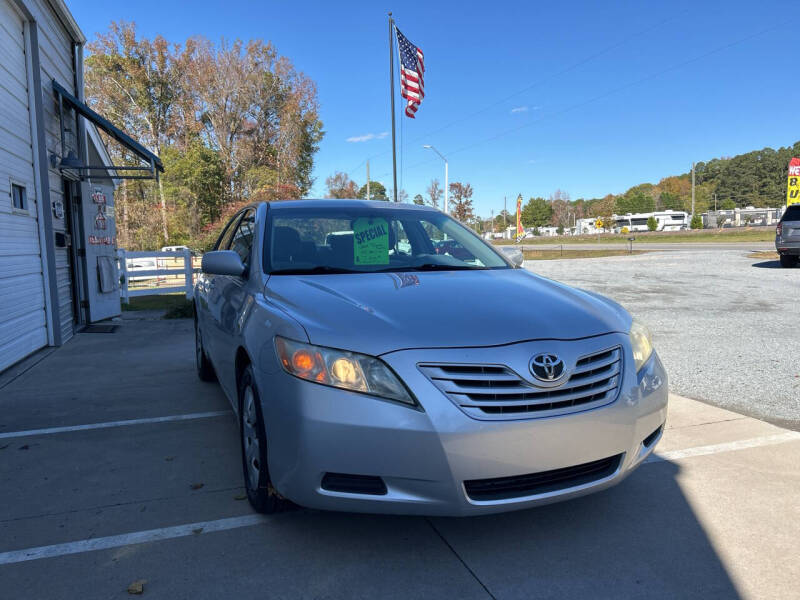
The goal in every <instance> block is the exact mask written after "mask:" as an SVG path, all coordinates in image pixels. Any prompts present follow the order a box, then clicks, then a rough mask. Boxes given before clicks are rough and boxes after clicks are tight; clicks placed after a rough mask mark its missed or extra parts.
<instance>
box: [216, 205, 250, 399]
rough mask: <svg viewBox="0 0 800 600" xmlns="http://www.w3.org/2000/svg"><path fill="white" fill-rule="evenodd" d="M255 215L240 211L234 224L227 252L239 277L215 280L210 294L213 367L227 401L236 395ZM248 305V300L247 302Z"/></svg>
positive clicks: (220, 276)
mask: <svg viewBox="0 0 800 600" xmlns="http://www.w3.org/2000/svg"><path fill="white" fill-rule="evenodd" d="M255 220H256V211H255V209H254V208H248V209H246V210H244V211H243V213H242V216H241V219H240V220H239V221H238V222H237V223H236V227H235V229H234V232H233V235H232V236H231V237H230V241H229V243H228V247H227V248H225V249H227V250H233V251H234V252H236V253H237V254H238V255H239V258H241V259H242V264H244V266H245V273H244V275H243V276H241V277H239V276H233V275H218V276H216V281H215V289H214V292H215V293H216V294H217V297H218V310H217V311H215V312H213V313H212V314H213V315H214V318H215V323H214V326H213V330H214V333H213V335H214V348H215V350H214V351H215V358H214V365H215V367H216V368H217V375H218V376H219V379H220V383H221V384H222V386H223V387H224V388H225V389H226V391H227V392H228V394H229V395H230V397H235V394H236V373H235V361H236V350H237V348H238V345H239V344H238V339H239V334H240V333H241V328H242V325H243V320H244V316H245V311H246V308H247V304H248V298H249V294H248V286H247V283H248V279H249V273H250V264H251V255H252V251H253V238H254V235H255ZM249 300H250V301H252V298H250V299H249Z"/></svg>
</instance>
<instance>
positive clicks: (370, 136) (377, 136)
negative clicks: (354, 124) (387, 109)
mask: <svg viewBox="0 0 800 600" xmlns="http://www.w3.org/2000/svg"><path fill="white" fill-rule="evenodd" d="M387 135H389V132H388V131H381V132H380V133H365V134H364V135H354V136H353V137H349V138H347V139H346V140H345V141H346V142H351V143H358V142H368V141H370V140H382V139H383V138H385V137H386V136H387Z"/></svg>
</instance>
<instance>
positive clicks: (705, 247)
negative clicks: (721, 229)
mask: <svg viewBox="0 0 800 600" xmlns="http://www.w3.org/2000/svg"><path fill="white" fill-rule="evenodd" d="M514 247H516V248H520V247H521V248H523V249H524V250H558V249H560V248H562V247H563V248H564V250H623V249H626V248H628V247H629V246H628V244H627V243H624V244H623V243H621V242H620V243H616V244H614V243H586V244H569V243H565V244H520V245H519V246H514ZM633 249H634V250H666V251H670V252H697V251H703V252H708V251H715V250H747V251H753V250H758V251H764V250H772V251H774V250H775V244H774V243H773V242H727V243H723V242H707V243H702V242H696V243H688V242H672V243H663V242H662V243H656V242H653V243H649V242H633Z"/></svg>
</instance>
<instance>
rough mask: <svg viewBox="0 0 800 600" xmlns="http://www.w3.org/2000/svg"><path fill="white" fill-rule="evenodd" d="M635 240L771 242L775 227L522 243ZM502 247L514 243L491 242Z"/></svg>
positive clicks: (543, 241) (527, 241)
mask: <svg viewBox="0 0 800 600" xmlns="http://www.w3.org/2000/svg"><path fill="white" fill-rule="evenodd" d="M629 237H635V238H636V243H637V244H648V243H649V244H664V243H677V244H680V243H686V242H689V243H713V242H771V241H773V240H774V239H775V228H774V227H771V226H770V227H743V228H735V229H734V228H729V229H697V230H694V231H691V230H690V231H647V232H636V233H632V234H630V233H621V234H615V233H601V234H599V235H574V236H568V235H562V236H557V237H534V238H526V239H524V240H522V242H520V243H521V244H526V245H533V244H598V243H599V244H615V243H618V244H624V243H626V242H627V241H628V238H629ZM492 243H494V244H496V245H499V246H504V245H509V244H515V243H516V242H514V241H513V240H494V241H493V242H492Z"/></svg>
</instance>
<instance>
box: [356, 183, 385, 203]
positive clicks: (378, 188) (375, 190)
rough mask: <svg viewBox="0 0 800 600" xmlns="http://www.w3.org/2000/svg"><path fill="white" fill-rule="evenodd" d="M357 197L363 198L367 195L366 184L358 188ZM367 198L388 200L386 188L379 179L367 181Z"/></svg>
mask: <svg viewBox="0 0 800 600" xmlns="http://www.w3.org/2000/svg"><path fill="white" fill-rule="evenodd" d="M358 197H359V198H361V199H362V200H365V199H366V197H367V184H366V183H365V184H364V185H362V186H361V188H359V190H358ZM369 199H370V200H389V197H388V196H387V195H386V188H385V187H384V185H383V184H382V183H381V182H380V181H370V182H369Z"/></svg>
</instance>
